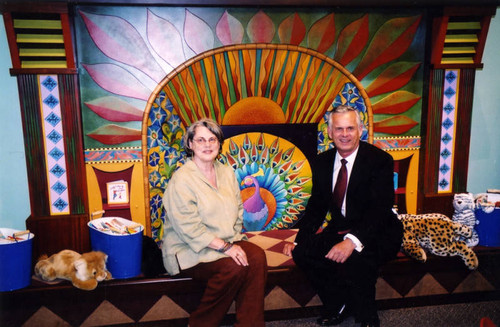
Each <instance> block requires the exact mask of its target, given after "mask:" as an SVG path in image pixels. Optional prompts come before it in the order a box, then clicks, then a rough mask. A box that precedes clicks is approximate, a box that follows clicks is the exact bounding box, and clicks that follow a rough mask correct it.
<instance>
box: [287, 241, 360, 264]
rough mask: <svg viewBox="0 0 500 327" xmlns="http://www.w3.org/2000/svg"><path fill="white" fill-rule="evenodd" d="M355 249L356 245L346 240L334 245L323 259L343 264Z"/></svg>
mask: <svg viewBox="0 0 500 327" xmlns="http://www.w3.org/2000/svg"><path fill="white" fill-rule="evenodd" d="M355 248H356V245H355V244H354V242H353V241H351V240H350V239H348V238H346V239H345V240H343V241H342V242H340V243H337V244H335V245H334V246H333V247H332V248H331V249H330V251H328V253H327V254H326V256H325V258H327V259H330V260H332V261H335V262H337V263H344V262H346V260H347V259H348V258H349V257H350V256H351V254H352V251H354V249H355ZM283 251H284V250H283Z"/></svg>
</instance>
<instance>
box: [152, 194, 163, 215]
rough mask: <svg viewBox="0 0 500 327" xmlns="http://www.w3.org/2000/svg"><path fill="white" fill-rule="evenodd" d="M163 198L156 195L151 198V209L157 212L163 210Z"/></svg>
mask: <svg viewBox="0 0 500 327" xmlns="http://www.w3.org/2000/svg"><path fill="white" fill-rule="evenodd" d="M162 202H163V201H162V198H161V196H160V195H158V194H157V195H154V196H153V197H152V198H151V202H150V205H151V209H152V210H155V211H156V210H157V209H159V208H161V206H162Z"/></svg>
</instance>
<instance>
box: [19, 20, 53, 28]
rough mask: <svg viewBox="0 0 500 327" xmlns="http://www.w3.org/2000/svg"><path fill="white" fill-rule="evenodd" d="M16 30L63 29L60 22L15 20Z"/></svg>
mask: <svg viewBox="0 0 500 327" xmlns="http://www.w3.org/2000/svg"><path fill="white" fill-rule="evenodd" d="M14 28H31V29H46V30H60V29H62V24H61V21H60V20H48V19H14Z"/></svg>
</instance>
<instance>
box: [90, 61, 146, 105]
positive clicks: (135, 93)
mask: <svg viewBox="0 0 500 327" xmlns="http://www.w3.org/2000/svg"><path fill="white" fill-rule="evenodd" d="M83 67H84V68H85V69H86V70H87V72H88V73H89V75H90V77H92V79H93V80H94V82H96V83H97V85H99V86H100V87H102V88H103V89H105V90H106V91H108V92H111V93H114V94H118V95H123V96H126V97H130V98H135V99H141V100H145V101H147V100H148V99H149V96H150V95H151V90H149V89H148V88H146V87H145V86H144V85H143V84H142V83H141V82H139V80H138V79H137V78H136V77H135V76H134V75H132V74H131V73H130V72H128V71H126V70H125V69H123V68H121V67H120V66H118V65H114V64H95V65H85V64H84V65H83Z"/></svg>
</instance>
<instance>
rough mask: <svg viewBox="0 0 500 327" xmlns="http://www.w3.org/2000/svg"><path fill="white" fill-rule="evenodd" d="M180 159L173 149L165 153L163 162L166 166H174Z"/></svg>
mask: <svg viewBox="0 0 500 327" xmlns="http://www.w3.org/2000/svg"><path fill="white" fill-rule="evenodd" d="M179 158H180V155H179V152H178V151H177V150H176V149H174V148H168V149H167V151H166V152H165V162H166V163H167V165H169V166H172V165H174V164H175V163H176V162H177V161H178V160H179Z"/></svg>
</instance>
